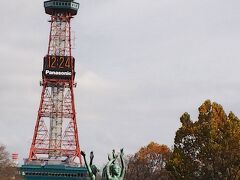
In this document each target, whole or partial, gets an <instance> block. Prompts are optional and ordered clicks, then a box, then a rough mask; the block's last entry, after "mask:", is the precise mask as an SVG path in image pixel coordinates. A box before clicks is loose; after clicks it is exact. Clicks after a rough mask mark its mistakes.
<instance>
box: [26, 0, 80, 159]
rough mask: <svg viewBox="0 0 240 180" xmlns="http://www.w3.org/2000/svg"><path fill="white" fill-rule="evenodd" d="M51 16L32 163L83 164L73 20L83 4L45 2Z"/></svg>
mask: <svg viewBox="0 0 240 180" xmlns="http://www.w3.org/2000/svg"><path fill="white" fill-rule="evenodd" d="M44 7H45V12H46V13H47V14H49V15H51V20H50V21H49V22H50V24H51V27H50V35H49V44H48V53H47V55H46V56H45V57H44V58H43V71H42V81H41V85H42V93H41V100H40V106H39V110H38V115H37V121H36V125H35V129H34V135H33V139H32V144H31V148H30V152H29V158H28V160H30V161H34V160H39V159H41V158H45V159H49V160H50V159H54V160H62V161H68V162H74V161H75V162H79V163H80V164H81V163H82V162H81V155H80V145H79V138H78V128H77V122H76V111H75V103H74V91H73V89H74V87H75V83H74V78H75V69H74V68H75V59H74V57H73V56H72V52H71V50H72V49H71V19H72V18H73V16H74V15H76V14H77V10H78V8H79V4H78V3H76V2H74V1H71V0H65V1H61V0H58V1H52V0H51V1H45V2H44Z"/></svg>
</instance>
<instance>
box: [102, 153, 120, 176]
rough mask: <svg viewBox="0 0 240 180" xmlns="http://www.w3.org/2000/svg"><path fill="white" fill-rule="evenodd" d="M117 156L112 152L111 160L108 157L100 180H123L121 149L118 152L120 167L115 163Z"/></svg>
mask: <svg viewBox="0 0 240 180" xmlns="http://www.w3.org/2000/svg"><path fill="white" fill-rule="evenodd" d="M117 158H118V155H116V154H115V150H113V152H112V158H111V157H110V156H108V163H107V165H106V166H105V167H104V169H103V173H102V180H123V178H124V175H125V164H124V161H123V149H121V150H120V160H121V167H120V166H119V165H118V164H117V163H116V160H117Z"/></svg>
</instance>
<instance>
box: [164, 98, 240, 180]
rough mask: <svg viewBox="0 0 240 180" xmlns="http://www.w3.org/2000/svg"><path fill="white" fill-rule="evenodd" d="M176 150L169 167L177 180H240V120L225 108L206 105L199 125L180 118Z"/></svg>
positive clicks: (200, 112) (187, 115)
mask: <svg viewBox="0 0 240 180" xmlns="http://www.w3.org/2000/svg"><path fill="white" fill-rule="evenodd" d="M180 121H181V123H182V126H181V127H180V128H179V129H178V131H177V132H176V136H175V140H174V150H173V153H172V155H171V158H170V160H169V161H168V163H167V169H168V170H169V171H171V174H172V175H173V179H177V180H192V179H196V180H205V179H209V180H211V179H212V180H213V179H222V180H238V179H240V120H239V119H238V118H237V117H236V116H235V115H234V114H233V113H232V112H230V113H229V114H228V115H226V114H225V112H224V110H223V108H222V106H221V105H219V104H217V103H211V101H209V100H207V101H205V102H204V103H203V104H202V105H201V106H200V107H199V116H198V120H197V121H192V120H191V118H190V115H189V114H188V113H184V114H183V115H182V117H181V118H180Z"/></svg>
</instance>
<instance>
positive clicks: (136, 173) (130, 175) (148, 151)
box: [125, 142, 171, 180]
mask: <svg viewBox="0 0 240 180" xmlns="http://www.w3.org/2000/svg"><path fill="white" fill-rule="evenodd" d="M170 154H171V151H170V149H169V148H168V147H167V146H166V145H159V144H157V143H154V142H151V143H149V144H148V145H147V146H145V147H142V148H141V149H140V150H139V151H138V152H137V153H136V154H135V155H133V156H130V158H129V162H128V168H127V172H126V176H125V180H158V179H159V180H160V179H161V180H167V179H169V177H168V172H167V171H166V169H165V165H166V161H167V160H168V159H169V156H170Z"/></svg>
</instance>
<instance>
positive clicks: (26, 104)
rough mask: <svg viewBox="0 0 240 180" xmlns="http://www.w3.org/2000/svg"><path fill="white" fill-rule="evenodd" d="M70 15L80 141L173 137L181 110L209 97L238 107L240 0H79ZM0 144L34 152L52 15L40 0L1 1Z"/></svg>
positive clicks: (106, 144) (128, 146) (91, 145)
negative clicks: (78, 7) (31, 148)
mask: <svg viewBox="0 0 240 180" xmlns="http://www.w3.org/2000/svg"><path fill="white" fill-rule="evenodd" d="M80 4H81V5H80V10H79V13H78V15H77V16H76V17H75V18H74V19H73V21H72V30H73V31H74V33H73V34H74V35H75V42H74V46H75V49H74V50H73V55H74V56H75V59H76V72H77V75H76V81H77V83H78V86H77V88H76V89H75V98H76V111H77V121H78V128H79V136H80V145H81V148H82V149H83V150H85V151H86V152H87V153H89V152H90V151H91V150H94V151H95V158H96V159H95V161H96V163H97V164H99V165H102V164H103V163H104V162H105V161H106V160H107V154H108V153H110V152H111V150H112V149H113V148H115V149H116V150H118V149H120V148H121V147H124V148H125V153H126V154H132V153H135V152H136V151H138V150H139V148H140V147H141V146H145V145H147V144H148V143H149V142H150V141H155V142H157V143H160V144H166V145H168V146H169V147H171V146H172V145H173V140H174V136H175V132H176V130H177V129H178V128H179V127H180V122H179V117H180V116H181V115H182V114H183V113H184V112H189V113H190V114H191V115H192V119H196V118H197V108H198V107H199V106H200V105H201V103H203V102H204V101H205V100H206V99H210V100H212V101H216V102H218V103H220V104H222V106H223V107H224V109H225V110H226V112H227V113H228V112H229V111H230V110H232V111H233V112H234V113H235V114H236V115H237V116H240V78H239V77H240V71H239V67H240V51H239V49H240V11H239V9H240V1H239V0H181V1H180V0H81V1H80ZM0 17H1V25H0V27H1V28H0V37H1V41H0V55H1V60H0V62H1V66H0V67H1V71H0V81H1V84H0V102H1V105H0V106H1V108H0V114H1V118H0V143H3V144H6V146H7V149H8V150H9V151H10V152H18V153H19V156H20V157H19V158H20V159H22V158H25V157H27V156H28V151H29V148H30V143H31V140H32V136H33V131H34V126H35V122H36V117H37V110H38V107H39V101H40V93H41V90H42V89H41V88H42V87H40V86H39V81H40V80H41V71H42V58H43V57H44V56H45V55H46V53H47V45H48V35H49V28H50V27H49V25H50V24H49V23H48V22H47V21H48V20H49V16H48V15H46V14H45V13H44V8H43V1H42V0H31V1H30V0H12V1H11V3H9V1H3V2H1V6H0Z"/></svg>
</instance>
